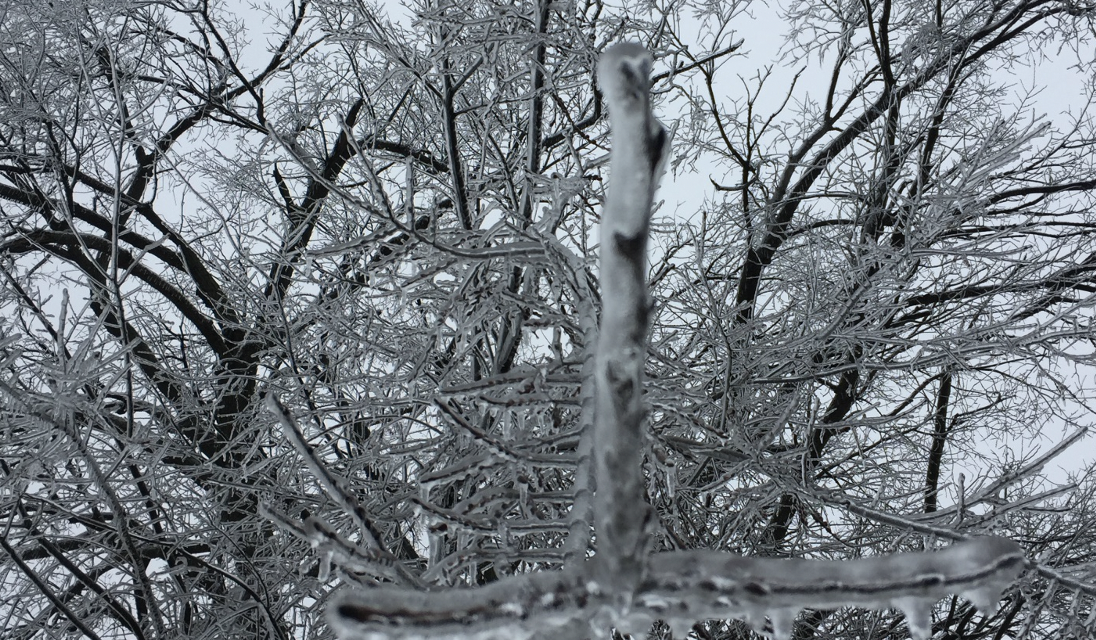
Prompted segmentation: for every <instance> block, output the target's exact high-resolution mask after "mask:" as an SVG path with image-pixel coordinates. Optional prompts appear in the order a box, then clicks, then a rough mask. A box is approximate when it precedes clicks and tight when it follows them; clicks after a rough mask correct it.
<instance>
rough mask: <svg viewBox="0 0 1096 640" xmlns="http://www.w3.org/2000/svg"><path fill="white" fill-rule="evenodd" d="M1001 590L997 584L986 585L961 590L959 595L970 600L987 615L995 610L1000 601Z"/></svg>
mask: <svg viewBox="0 0 1096 640" xmlns="http://www.w3.org/2000/svg"><path fill="white" fill-rule="evenodd" d="M1001 594H1002V591H1001V589H1000V587H998V586H997V585H986V586H982V587H975V588H974V589H968V590H966V591H963V592H962V593H961V594H960V595H962V596H963V597H964V598H966V599H967V600H969V601H970V603H971V604H972V605H974V608H975V609H978V610H979V611H981V612H982V613H984V614H986V615H987V616H989V615H993V614H994V613H996V612H997V607H998V605H999V604H1000V602H1001Z"/></svg>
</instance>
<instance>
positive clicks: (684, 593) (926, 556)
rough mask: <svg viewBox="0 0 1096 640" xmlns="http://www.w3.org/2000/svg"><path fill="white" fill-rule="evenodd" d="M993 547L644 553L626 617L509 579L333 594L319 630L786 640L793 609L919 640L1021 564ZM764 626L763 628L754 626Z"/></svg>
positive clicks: (587, 590) (999, 545)
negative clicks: (693, 634)
mask: <svg viewBox="0 0 1096 640" xmlns="http://www.w3.org/2000/svg"><path fill="white" fill-rule="evenodd" d="M1025 563H1026V560H1025V558H1024V554H1023V550H1022V549H1021V548H1020V546H1019V545H1017V544H1016V543H1015V542H1012V541H1011V540H1007V539H1005V538H998V537H984V538H973V539H970V540H966V541H963V542H959V543H956V544H954V545H952V546H950V547H947V548H945V549H943V550H940V551H936V552H913V553H898V554H893V555H888V556H880V557H873V558H860V559H856V560H798V559H784V558H744V557H741V556H736V555H733V554H729V553H722V552H718V551H676V552H668V553H660V554H655V555H653V556H651V558H650V562H649V563H648V564H647V566H646V567H645V577H644V579H643V581H642V582H641V583H640V584H639V585H638V587H637V589H636V591H635V592H634V593H633V594H629V595H632V596H634V599H632V603H631V605H630V606H628V607H627V608H626V609H624V608H618V607H617V605H616V603H617V602H618V601H619V600H620V594H619V593H614V592H612V591H609V590H608V589H607V588H606V587H607V585H605V584H603V583H599V582H598V581H597V580H596V579H594V578H593V577H591V576H589V575H587V574H586V572H584V571H582V568H572V569H568V570H565V571H562V572H555V573H539V574H530V575H524V576H515V577H510V578H506V579H503V580H500V581H498V582H496V583H494V584H491V585H489V586H486V587H483V588H480V589H464V590H453V591H446V592H434V593H423V592H414V591H410V590H407V589H399V588H377V589H371V590H369V591H350V592H345V593H344V594H342V596H341V597H340V598H339V599H338V600H337V601H336V602H335V604H334V606H333V607H332V613H331V621H332V624H333V626H334V628H335V630H336V631H337V632H338V634H339V636H340V637H341V638H344V639H351V638H353V639H355V640H366V639H369V640H381V639H382V638H413V637H414V638H420V637H421V638H530V637H533V636H534V635H541V634H545V633H551V632H557V631H558V630H560V629H565V628H574V626H575V625H576V623H581V627H582V631H583V632H584V635H585V634H586V633H589V634H592V635H593V636H594V637H598V636H603V635H605V633H607V631H608V627H609V626H610V625H612V626H614V627H616V628H617V629H619V630H621V631H624V632H633V635H634V634H635V633H642V632H643V631H645V630H646V628H647V627H648V626H649V625H650V624H651V623H652V622H654V621H655V620H663V621H665V622H667V623H668V624H670V625H671V627H672V628H674V630H675V633H674V636H675V637H677V638H684V637H685V635H686V633H687V632H688V630H689V628H690V627H692V625H693V624H695V623H696V622H698V621H701V620H707V619H711V618H742V619H745V620H746V621H747V622H749V623H750V624H751V625H752V626H753V627H754V628H755V629H757V630H759V631H760V630H762V629H766V630H771V633H772V635H773V636H774V637H776V638H787V637H790V634H791V629H792V623H793V622H794V620H795V616H796V614H798V613H799V611H800V610H801V609H803V608H805V607H813V608H836V607H842V606H860V607H866V608H870V609H888V608H892V607H893V608H898V609H901V610H902V612H903V613H905V615H906V620H907V624H908V626H909V629H910V633H911V634H912V635H913V637H914V638H917V639H923V638H929V637H931V629H932V619H931V612H932V606H933V604H935V602H936V601H937V600H939V599H940V598H942V597H944V596H946V595H949V594H952V593H959V594H960V595H962V596H963V597H965V598H966V599H967V600H969V601H970V602H971V603H972V604H974V605H975V606H976V607H977V608H979V609H981V610H982V611H984V612H986V613H991V612H993V611H995V610H996V609H997V602H998V600H999V599H1000V597H1001V593H1002V592H1003V591H1004V590H1005V589H1006V588H1008V586H1009V585H1010V584H1011V583H1012V581H1013V580H1015V579H1016V577H1017V576H1018V575H1019V574H1020V572H1021V571H1022V570H1023V568H1024V566H1025ZM766 617H767V618H768V620H769V623H768V627H766V621H765V620H766Z"/></svg>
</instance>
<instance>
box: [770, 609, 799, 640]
mask: <svg viewBox="0 0 1096 640" xmlns="http://www.w3.org/2000/svg"><path fill="white" fill-rule="evenodd" d="M797 615H799V611H797V610H796V609H773V610H772V611H770V612H769V620H770V621H771V622H772V623H773V640H791V637H792V631H794V630H795V617H796V616H797Z"/></svg>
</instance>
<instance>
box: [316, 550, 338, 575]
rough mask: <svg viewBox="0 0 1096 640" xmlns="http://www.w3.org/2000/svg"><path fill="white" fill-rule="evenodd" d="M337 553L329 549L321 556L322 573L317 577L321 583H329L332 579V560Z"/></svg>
mask: <svg viewBox="0 0 1096 640" xmlns="http://www.w3.org/2000/svg"><path fill="white" fill-rule="evenodd" d="M334 555H335V553H334V552H333V551H331V550H330V549H328V550H327V551H324V552H323V553H322V554H321V555H320V571H319V575H318V576H316V577H317V578H318V579H319V581H320V582H327V581H328V579H330V578H331V560H332V559H333V557H334Z"/></svg>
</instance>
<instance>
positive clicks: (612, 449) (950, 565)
mask: <svg viewBox="0 0 1096 640" xmlns="http://www.w3.org/2000/svg"><path fill="white" fill-rule="evenodd" d="M651 65H652V60H651V57H650V55H649V54H648V53H647V52H646V51H645V50H644V49H643V48H642V47H640V46H639V45H635V44H620V45H616V46H614V47H612V48H611V49H609V50H608V51H607V52H606V53H605V54H604V55H603V56H602V59H601V61H600V63H599V65H598V81H599V84H600V85H601V88H602V91H603V93H604V95H605V98H606V102H607V104H608V107H609V115H610V125H611V129H612V143H613V152H612V162H611V167H610V171H611V177H610V180H611V181H610V183H609V188H608V193H607V196H606V202H605V211H604V216H603V220H602V229H601V256H600V259H601V270H600V281H601V288H602V300H601V302H602V316H601V328H600V331H599V339H598V348H597V355H596V359H595V367H594V376H593V377H594V380H593V383H594V385H595V389H594V395H595V415H594V439H593V442H594V444H593V448H594V452H593V461H594V467H595V470H594V476H595V480H596V488H595V494H594V507H595V508H594V512H595V516H594V531H595V536H596V543H597V550H596V554H595V556H594V557H593V559H592V560H591V561H584V560H583V558H581V557H580V555H579V554H574V556H575V559H574V561H573V562H571V563H569V564H568V565H567V566H566V568H565V569H564V570H562V571H558V572H543V573H535V574H527V575H519V576H512V577H507V578H503V579H501V580H499V581H497V582H494V583H492V584H490V585H487V586H484V587H480V588H475V589H448V590H438V591H429V590H425V591H424V590H422V589H416V588H414V587H408V586H397V585H391V586H389V585H386V586H379V587H373V588H367V589H363V588H358V589H345V590H344V591H343V592H342V593H341V594H340V595H339V596H338V597H336V599H335V600H334V601H333V603H332V604H331V606H330V607H329V610H328V618H329V620H330V622H331V626H332V627H333V629H334V630H335V632H336V633H337V634H338V635H339V637H340V638H343V639H344V640H350V639H355V640H364V639H376V640H380V639H382V638H500V639H501V638H507V639H520V638H531V637H533V636H537V637H543V636H545V635H547V634H552V635H553V636H554V637H556V638H560V639H566V638H572V637H574V638H581V637H585V636H586V635H588V634H592V635H593V636H594V637H606V636H607V634H608V633H609V631H610V628H611V627H615V628H616V629H617V630H619V631H621V632H624V633H642V632H643V631H645V630H646V628H647V626H648V625H650V623H651V622H653V621H654V620H664V621H666V622H667V623H669V624H670V625H671V627H672V628H673V629H674V630H675V636H677V637H680V638H684V637H685V634H686V633H687V632H688V629H689V628H690V627H691V626H692V625H693V624H694V623H695V622H697V621H700V620H704V619H709V618H731V617H741V618H745V619H746V620H747V622H749V623H751V624H752V625H753V627H754V628H755V629H758V630H764V631H765V632H769V633H772V634H773V635H774V636H776V637H785V638H786V637H789V635H790V633H791V629H792V622H793V621H794V619H795V616H796V614H797V613H798V612H799V611H800V610H801V609H803V608H806V607H819V608H833V607H840V606H862V607H869V608H875V609H882V608H891V607H895V608H899V609H901V610H902V611H903V612H904V613H905V614H906V618H907V622H908V626H909V629H910V633H911V634H912V635H913V636H914V637H915V638H918V639H927V638H929V637H931V628H932V620H931V611H932V605H933V604H934V603H935V602H936V601H937V600H938V599H939V598H942V597H944V596H946V595H949V594H953V593H958V594H961V595H962V596H963V597H965V598H967V599H968V600H970V601H971V602H972V603H973V604H974V605H975V606H976V607H978V608H979V609H982V610H983V611H987V612H989V611H993V610H995V609H996V607H997V603H998V600H999V599H1000V597H1001V593H1002V592H1003V591H1004V590H1005V589H1006V588H1007V587H1008V586H1009V585H1010V584H1011V583H1012V581H1014V580H1015V579H1016V578H1017V577H1018V576H1019V574H1020V572H1021V571H1023V569H1024V568H1025V566H1026V564H1027V561H1026V559H1025V557H1024V553H1023V550H1022V549H1021V548H1020V546H1019V545H1017V544H1016V543H1015V542H1012V541H1010V540H1007V539H1004V538H998V537H982V538H972V539H969V540H965V541H961V542H958V543H956V544H953V545H952V546H950V547H947V548H944V549H942V550H939V551H935V552H914V553H897V554H893V555H887V556H881V557H870V558H861V559H856V560H832V561H831V560H803V559H779V558H745V557H741V556H737V555H734V554H730V553H723V552H716V551H675V552H666V553H657V554H651V553H650V547H651V545H650V541H649V537H650V536H649V527H650V522H651V519H652V517H653V510H652V508H651V506H650V505H649V504H648V503H647V501H646V499H645V495H644V484H643V472H642V467H641V462H642V455H643V451H644V449H645V446H644V436H643V429H644V418H645V409H644V407H643V403H642V389H643V379H642V374H643V367H644V356H645V353H646V341H647V320H648V315H649V312H650V301H649V300H648V296H647V286H646V281H645V275H644V274H645V270H646V245H647V235H648V226H649V219H650V214H651V202H652V198H653V195H654V190H655V187H656V184H657V180H658V177H659V172H660V171H661V165H662V164H663V161H664V158H665V155H666V153H667V148H668V146H669V143H668V140H667V134H666V132H665V130H664V129H663V128H662V126H661V125H660V124H659V123H658V122H657V121H656V120H655V118H654V116H653V115H652V112H651V105H650V93H649V89H650V87H649V84H650V80H649V78H650V72H651ZM587 384H589V381H587ZM269 406H270V407H271V410H272V411H274V412H275V413H276V414H279V415H280V418H281V421H282V422H283V425H285V426H286V428H287V432H288V434H289V436H290V438H291V439H292V440H295V441H296V442H295V444H296V446H297V448H298V450H299V451H300V452H301V454H302V455H304V456H305V457H306V458H309V457H312V456H314V454H313V453H312V451H311V449H310V448H309V447H308V446H307V444H306V443H304V441H303V436H301V434H299V433H296V432H295V429H294V427H295V425H294V423H293V422H292V419H291V417H289V416H288V411H287V410H286V409H285V408H284V407H282V406H281V405H280V404H278V403H277V402H276V401H274V400H271V401H270V404H269ZM312 466H313V467H321V468H319V469H315V468H314V472H316V473H318V474H319V475H320V476H321V477H320V478H319V479H320V482H321V485H322V486H323V487H324V488H325V490H327V491H329V492H333V493H334V494H336V495H335V496H334V497H335V498H336V499H337V500H340V501H341V502H342V503H343V504H344V505H346V506H347V508H348V509H350V510H351V511H352V513H351V515H352V516H353V517H354V518H355V519H356V520H360V521H362V524H363V526H366V527H368V525H369V520H368V514H366V513H364V511H362V510H361V509H360V506H358V505H356V504H353V503H352V500H351V498H349V497H347V496H346V495H344V492H343V490H342V489H341V487H340V482H339V480H338V479H336V478H333V477H328V475H329V474H328V473H327V472H326V470H324V469H323V468H322V465H320V464H318V462H317V464H314V465H312ZM309 535H310V536H311V537H315V536H313V535H312V534H309ZM329 538H330V539H329ZM366 540H367V542H368V543H369V544H370V545H374V544H375V541H374V540H370V539H368V538H367V539H366ZM316 543H317V544H318V545H332V544H336V543H338V540H337V539H335V538H333V537H331V536H327V537H325V538H324V539H322V540H317V541H316ZM343 544H349V543H346V542H344V543H343ZM371 551H373V555H375V554H376V553H377V552H378V551H377V550H375V549H373V550H371ZM368 557H372V556H368ZM401 577H403V578H404V580H402V582H404V583H405V584H406V583H408V582H411V583H412V584H414V581H413V580H410V579H408V577H407V576H401ZM766 618H767V619H768V622H766Z"/></svg>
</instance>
